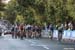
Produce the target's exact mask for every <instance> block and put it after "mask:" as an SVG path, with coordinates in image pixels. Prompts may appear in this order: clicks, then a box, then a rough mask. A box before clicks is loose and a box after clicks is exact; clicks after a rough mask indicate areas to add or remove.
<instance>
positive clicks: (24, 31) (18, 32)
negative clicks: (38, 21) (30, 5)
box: [11, 23, 41, 39]
mask: <svg viewBox="0 0 75 50" xmlns="http://www.w3.org/2000/svg"><path fill="white" fill-rule="evenodd" d="M11 33H12V38H21V39H23V38H24V37H25V38H41V26H39V25H30V24H23V23H22V24H15V25H13V26H12V29H11Z"/></svg>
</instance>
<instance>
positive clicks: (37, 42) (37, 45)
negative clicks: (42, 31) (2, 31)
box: [0, 35, 75, 50]
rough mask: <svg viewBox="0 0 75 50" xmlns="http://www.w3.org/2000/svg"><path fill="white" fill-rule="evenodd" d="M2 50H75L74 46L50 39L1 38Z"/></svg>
mask: <svg viewBox="0 0 75 50" xmlns="http://www.w3.org/2000/svg"><path fill="white" fill-rule="evenodd" d="M0 50H75V45H74V44H66V43H60V42H57V41H52V40H50V39H44V38H43V39H24V40H20V39H12V38H11V36H10V35H6V36H1V37H0Z"/></svg>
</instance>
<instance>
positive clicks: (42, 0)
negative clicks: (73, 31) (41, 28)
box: [0, 0, 75, 24]
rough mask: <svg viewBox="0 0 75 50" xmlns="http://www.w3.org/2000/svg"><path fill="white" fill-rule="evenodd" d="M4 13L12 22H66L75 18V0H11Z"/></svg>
mask: <svg viewBox="0 0 75 50" xmlns="http://www.w3.org/2000/svg"><path fill="white" fill-rule="evenodd" d="M0 8H2V7H0ZM0 10H1V9H0ZM4 13H5V19H7V20H9V21H11V22H12V23H13V22H20V23H21V22H24V23H37V24H43V23H45V22H46V23H47V24H48V23H53V24H58V23H64V22H65V21H69V20H75V0H11V1H10V2H9V3H8V4H7V5H6V11H4ZM17 15H19V17H18V16H17Z"/></svg>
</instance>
